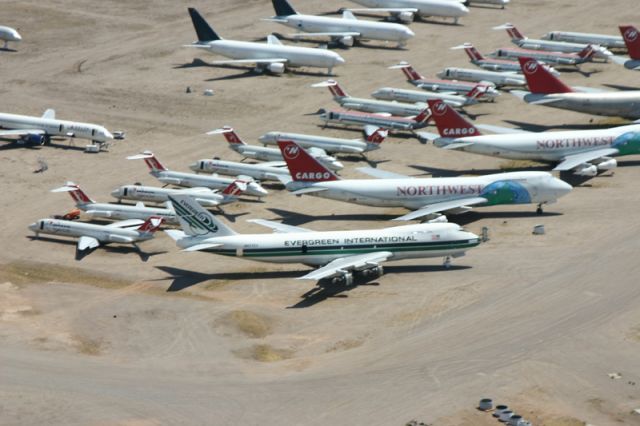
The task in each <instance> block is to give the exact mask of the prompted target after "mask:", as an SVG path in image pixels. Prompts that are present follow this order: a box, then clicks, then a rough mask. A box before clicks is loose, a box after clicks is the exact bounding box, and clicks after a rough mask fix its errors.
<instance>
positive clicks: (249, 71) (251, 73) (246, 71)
mask: <svg viewBox="0 0 640 426" xmlns="http://www.w3.org/2000/svg"><path fill="white" fill-rule="evenodd" d="M196 67H208V68H222V69H229V70H241V71H243V72H241V73H237V74H231V75H226V76H222V77H215V78H209V79H206V80H205V81H222V80H234V79H239V78H247V77H259V76H263V75H265V76H269V77H282V76H286V75H288V74H293V75H302V76H310V77H327V75H328V74H327V73H324V72H313V71H303V70H299V69H295V70H293V69H291V68H288V69H287V70H286V72H285V73H284V74H274V73H270V72H267V71H265V72H258V71H256V70H255V68H253V67H247V66H242V65H233V64H212V63H208V62H205V61H203V60H202V59H199V58H195V59H193V60H192V61H191V62H188V63H185V64H177V65H174V67H173V68H174V69H182V68H196Z"/></svg>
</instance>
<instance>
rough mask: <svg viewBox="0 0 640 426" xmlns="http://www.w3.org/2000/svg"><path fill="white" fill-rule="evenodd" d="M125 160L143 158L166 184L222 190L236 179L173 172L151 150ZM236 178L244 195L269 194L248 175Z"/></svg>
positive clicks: (151, 172)
mask: <svg viewBox="0 0 640 426" xmlns="http://www.w3.org/2000/svg"><path fill="white" fill-rule="evenodd" d="M127 160H144V162H145V163H146V164H147V166H148V167H149V173H150V174H151V176H153V177H155V178H156V179H158V180H159V181H160V182H162V183H164V184H166V185H176V186H186V187H190V188H194V187H204V188H211V189H220V190H223V189H225V188H228V187H229V185H231V184H232V183H233V182H235V181H236V180H237V179H229V178H227V177H222V176H216V175H212V176H203V175H198V174H193V173H183V172H174V171H173V170H169V169H167V168H166V167H165V166H164V165H163V164H162V163H161V162H160V161H159V160H158V158H157V157H156V156H155V155H154V154H153V152H151V151H145V152H143V153H142V154H138V155H132V156H129V157H127ZM238 179H240V180H242V181H243V182H245V184H246V185H247V188H246V190H245V194H246V195H252V196H254V197H259V198H261V197H264V196H265V195H268V194H269V192H268V191H267V190H266V189H264V188H263V187H262V186H261V185H260V184H259V183H258V182H256V181H254V179H253V178H252V177H250V176H238Z"/></svg>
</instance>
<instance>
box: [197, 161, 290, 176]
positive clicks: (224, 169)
mask: <svg viewBox="0 0 640 426" xmlns="http://www.w3.org/2000/svg"><path fill="white" fill-rule="evenodd" d="M277 164H278V165H277V166H274V165H271V164H270V163H253V164H248V163H238V162H236V161H225V160H220V159H219V158H204V159H201V160H198V161H196V162H195V163H192V164H191V165H190V166H189V168H190V169H191V170H193V171H194V172H198V173H220V174H222V175H227V176H251V177H252V178H254V179H258V180H275V181H278V182H280V179H281V177H282V178H288V177H289V172H288V171H287V168H286V167H283V166H284V164H282V162H278V163H277Z"/></svg>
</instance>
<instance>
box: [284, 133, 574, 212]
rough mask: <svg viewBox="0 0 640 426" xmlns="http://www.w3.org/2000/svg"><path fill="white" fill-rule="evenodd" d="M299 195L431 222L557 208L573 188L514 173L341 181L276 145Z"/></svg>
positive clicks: (299, 152)
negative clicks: (496, 210)
mask: <svg viewBox="0 0 640 426" xmlns="http://www.w3.org/2000/svg"><path fill="white" fill-rule="evenodd" d="M278 145H279V146H280V149H281V150H282V153H283V156H284V158H285V160H286V161H287V166H288V167H289V171H290V173H291V178H292V179H293V180H292V181H290V182H288V183H287V184H286V188H287V189H288V190H289V191H291V192H292V193H293V194H295V195H302V194H308V195H314V196H317V197H322V198H329V199H332V200H339V201H344V202H347V203H354V204H361V205H365V206H375V207H404V208H407V209H411V210H414V211H413V212H411V213H409V214H406V215H404V216H401V217H398V218H396V219H394V220H412V219H418V218H427V219H431V218H434V217H439V216H440V214H441V213H454V214H456V213H464V212H467V211H469V210H471V206H494V205H502V204H537V205H538V212H539V213H542V205H543V204H547V203H555V202H556V201H557V200H558V198H560V197H562V196H563V195H565V194H567V193H569V191H571V189H572V188H571V186H570V185H568V184H566V183H565V182H563V181H561V180H559V179H556V178H555V177H553V176H552V175H551V174H550V173H547V172H512V173H497V174H492V175H485V176H473V177H453V178H413V177H410V176H404V175H400V174H396V173H389V172H384V171H380V170H378V169H366V168H365V169H359V170H361V171H363V172H365V173H367V174H371V175H372V176H375V177H381V179H340V178H339V177H338V176H336V175H335V174H333V173H332V172H331V171H330V170H328V169H327V168H326V167H324V166H323V165H322V164H320V163H319V162H318V161H316V160H315V159H314V158H313V157H311V156H310V155H308V154H307V153H306V152H305V150H304V149H303V148H301V147H299V146H298V145H297V144H296V143H295V142H291V141H281V142H278Z"/></svg>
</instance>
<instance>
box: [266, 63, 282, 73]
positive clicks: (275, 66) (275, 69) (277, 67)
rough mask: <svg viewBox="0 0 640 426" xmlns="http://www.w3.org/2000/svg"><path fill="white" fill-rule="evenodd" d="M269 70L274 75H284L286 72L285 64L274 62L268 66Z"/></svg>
mask: <svg viewBox="0 0 640 426" xmlns="http://www.w3.org/2000/svg"><path fill="white" fill-rule="evenodd" d="M267 69H268V70H269V72H272V73H274V74H282V73H283V72H284V64H283V63H281V62H273V63H271V64H269V65H268V66H267Z"/></svg>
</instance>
